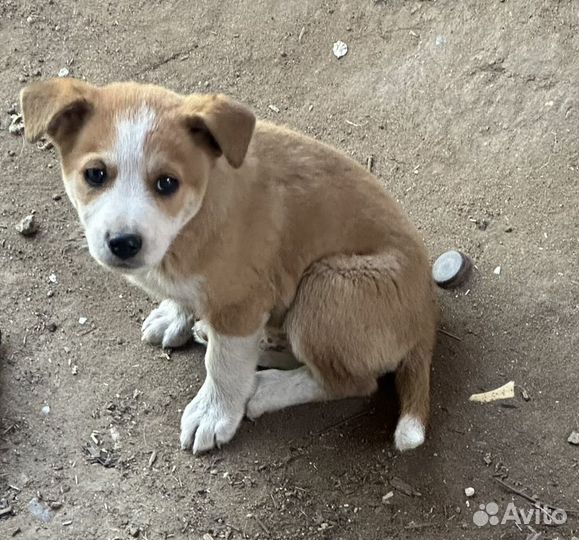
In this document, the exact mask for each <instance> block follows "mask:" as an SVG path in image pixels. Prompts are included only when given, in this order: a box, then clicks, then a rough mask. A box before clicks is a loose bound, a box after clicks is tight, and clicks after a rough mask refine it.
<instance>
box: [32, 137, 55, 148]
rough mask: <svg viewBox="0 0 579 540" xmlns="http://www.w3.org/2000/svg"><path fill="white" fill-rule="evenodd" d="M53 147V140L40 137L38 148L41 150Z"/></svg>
mask: <svg viewBox="0 0 579 540" xmlns="http://www.w3.org/2000/svg"><path fill="white" fill-rule="evenodd" d="M52 147H53V145H52V142H50V141H48V140H46V139H44V138H43V139H40V140H39V141H38V142H37V143H36V148H38V149H39V150H50V149H51V148H52Z"/></svg>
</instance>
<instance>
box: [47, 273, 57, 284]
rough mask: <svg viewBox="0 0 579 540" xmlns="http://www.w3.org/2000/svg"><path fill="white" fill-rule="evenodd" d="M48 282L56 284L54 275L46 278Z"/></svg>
mask: <svg viewBox="0 0 579 540" xmlns="http://www.w3.org/2000/svg"><path fill="white" fill-rule="evenodd" d="M48 281H50V283H58V279H56V274H50V275H49V276H48Z"/></svg>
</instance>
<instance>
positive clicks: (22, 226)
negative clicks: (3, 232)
mask: <svg viewBox="0 0 579 540" xmlns="http://www.w3.org/2000/svg"><path fill="white" fill-rule="evenodd" d="M16 230H17V231H18V232H19V233H20V234H21V235H22V236H34V235H35V234H36V233H37V232H38V223H36V216H35V215H34V214H30V215H28V216H26V217H24V218H22V219H21V220H20V222H19V223H18V225H16Z"/></svg>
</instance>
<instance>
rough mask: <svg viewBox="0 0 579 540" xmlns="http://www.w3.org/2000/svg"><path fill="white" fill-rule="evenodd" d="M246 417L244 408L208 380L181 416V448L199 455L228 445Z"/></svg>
mask: <svg viewBox="0 0 579 540" xmlns="http://www.w3.org/2000/svg"><path fill="white" fill-rule="evenodd" d="M242 418H243V405H240V404H237V403H233V402H230V401H228V399H227V398H226V397H224V396H220V395H219V393H218V392H216V389H215V387H214V385H213V382H212V381H210V380H207V381H205V382H204V383H203V386H202V387H201V389H200V390H199V392H198V393H197V395H196V396H195V398H194V399H193V401H191V403H189V405H187V407H185V410H184V411H183V416H182V417H181V448H183V449H184V450H185V449H187V448H191V445H193V453H194V454H199V453H201V452H206V451H208V450H211V449H212V448H215V447H219V446H221V445H222V444H224V443H226V442H229V441H230V440H231V439H232V438H233V436H234V435H235V432H236V431H237V428H238V426H239V424H240V422H241V419H242Z"/></svg>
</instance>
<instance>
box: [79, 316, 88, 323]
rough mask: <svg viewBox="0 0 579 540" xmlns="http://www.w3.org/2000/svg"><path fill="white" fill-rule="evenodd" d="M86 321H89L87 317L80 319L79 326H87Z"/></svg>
mask: <svg viewBox="0 0 579 540" xmlns="http://www.w3.org/2000/svg"><path fill="white" fill-rule="evenodd" d="M86 321H88V319H87V318H86V317H80V318H79V319H78V324H86Z"/></svg>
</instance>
